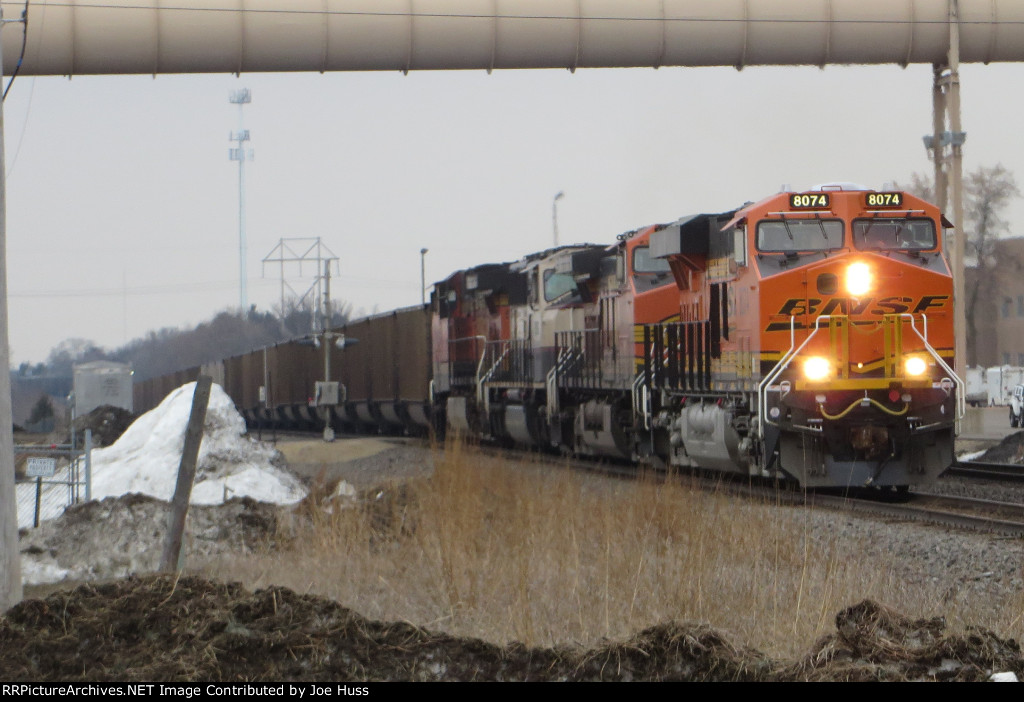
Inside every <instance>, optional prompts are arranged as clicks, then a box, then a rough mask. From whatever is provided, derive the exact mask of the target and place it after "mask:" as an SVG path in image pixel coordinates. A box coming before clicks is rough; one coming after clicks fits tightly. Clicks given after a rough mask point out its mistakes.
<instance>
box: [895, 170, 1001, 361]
mask: <svg viewBox="0 0 1024 702" xmlns="http://www.w3.org/2000/svg"><path fill="white" fill-rule="evenodd" d="M897 187H898V188H900V189H904V190H907V191H909V192H911V193H914V194H915V195H917V196H919V197H921V198H923V199H925V200H928V201H929V202H933V201H934V195H935V188H934V185H933V182H932V180H931V178H929V177H928V176H926V175H921V174H919V173H914V174H912V175H911V177H910V185H908V186H897ZM1020 196H1021V192H1020V189H1019V188H1018V187H1017V179H1016V178H1015V177H1014V175H1013V173H1012V172H1011V171H1010V170H1009V169H1007V168H1006V167H1005V166H1003V165H1002V164H1001V163H998V164H996V165H995V166H979V167H978V168H977V169H975V170H973V171H971V172H970V173H968V174H967V175H966V176H964V222H963V223H957V224H958V226H960V227H961V228H962V230H963V231H964V234H965V237H966V238H965V239H964V249H965V251H964V255H965V256H966V257H967V259H968V260H970V261H973V262H974V265H975V267H976V269H977V275H975V276H974V280H973V281H972V282H971V283H970V284H969V285H968V289H967V290H966V291H965V293H966V299H965V300H964V309H965V313H966V316H967V362H968V364H970V365H975V364H977V358H978V353H977V342H978V333H977V327H976V320H975V313H976V311H977V309H978V302H979V301H980V300H982V299H984V298H985V296H984V295H983V294H982V293H983V291H984V289H985V287H986V286H987V285H988V284H990V282H991V280H992V277H993V273H994V272H995V268H996V265H997V260H996V247H997V242H998V241H999V239H1000V237H1002V236H1003V234H1005V233H1007V232H1008V231H1009V230H1010V224H1009V222H1007V221H1006V220H1005V219H1004V217H1003V213H1004V212H1005V211H1006V208H1007V206H1008V205H1009V204H1010V201H1011V200H1013V199H1015V198H1018V197H1020ZM965 264H966V261H965Z"/></svg>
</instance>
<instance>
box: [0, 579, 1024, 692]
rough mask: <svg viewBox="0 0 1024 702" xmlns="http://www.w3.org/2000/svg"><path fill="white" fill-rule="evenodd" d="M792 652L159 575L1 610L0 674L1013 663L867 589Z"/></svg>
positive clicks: (978, 667) (711, 675)
mask: <svg viewBox="0 0 1024 702" xmlns="http://www.w3.org/2000/svg"><path fill="white" fill-rule="evenodd" d="M836 623H837V633H836V634H834V635H833V636H830V637H828V638H827V639H825V640H823V641H822V642H821V643H820V644H819V646H818V647H817V648H816V649H815V652H814V653H813V654H812V655H810V656H808V657H807V658H806V659H805V660H804V661H801V662H799V663H797V664H795V665H788V666H784V665H780V664H778V663H776V662H773V661H771V660H769V659H767V658H766V657H764V656H763V655H761V654H760V653H758V652H757V651H752V650H745V649H739V648H736V647H734V646H732V645H731V644H730V643H729V642H728V641H726V640H725V638H723V637H722V636H721V635H720V634H718V633H716V632H715V631H713V630H711V629H709V628H708V627H705V626H696V625H685V624H674V623H673V624H667V625H662V626H658V627H653V628H651V629H647V630H645V631H643V632H641V633H639V634H637V635H636V636H635V637H634V638H632V639H630V640H629V641H626V642H624V643H617V644H608V645H605V646H602V647H599V648H597V649H593V650H589V651H581V650H576V649H569V648H563V649H539V648H536V649H531V648H527V647H524V646H520V645H518V644H512V645H509V646H497V645H494V644H490V643H487V642H485V641H481V640H478V639H464V638H456V637H453V636H450V635H447V634H444V633H433V632H430V631H427V630H425V629H420V628H417V627H415V626H412V625H411V624H406V623H383V622H374V621H370V620H367V619H365V618H364V617H362V616H360V615H359V614H357V613H355V612H352V611H351V610H349V609H346V608H345V607H342V606H341V605H339V604H337V603H335V602H331V601H329V600H325V599H322V598H319V597H313V596H310V595H298V594H296V593H294V592H292V591H290V590H288V589H285V588H280V587H274V588H268V589H265V590H258V591H257V592H255V593H249V592H247V591H246V590H244V589H243V588H242V587H241V586H240V585H237V584H231V585H224V584H217V583H213V582H209V581H206V580H203V579H200V578H195V577H187V578H182V579H181V580H180V581H179V580H175V579H174V578H172V577H169V576H158V577H147V578H135V577H132V578H129V579H127V580H122V581H119V582H114V583H109V584H104V585H81V586H79V587H78V588H76V589H75V590H73V591H68V592H60V593H55V594H52V595H50V596H49V597H47V598H46V599H45V600H27V601H25V602H22V603H21V604H19V605H17V606H15V607H13V608H12V609H11V610H10V611H9V612H8V613H7V614H6V616H5V617H4V618H2V619H0V650H2V651H3V655H2V656H0V679H2V680H4V681H10V682H16V681H66V682H71V681H110V680H118V681H155V680H161V681H179V682H181V681H241V680H248V681H260V680H265V681H266V680H274V681H326V680H333V681H353V680H360V681H410V680H448V681H455V680H458V681H469V680H499V681H500V680H506V681H513V680H516V681H529V680H537V681H550V680H562V681H596V680H619V681H627V680H637V681H641V680H647V681H659V680H701V681H721V680H746V681H772V680H774V681H784V680H985V679H987V678H988V677H989V675H990V674H991V673H992V672H996V671H1013V672H1016V673H1017V674H1018V676H1019V675H1020V674H1021V673H1024V662H1022V660H1021V656H1020V651H1019V649H1018V647H1017V645H1016V644H1015V643H1014V642H1012V641H1009V642H1007V641H1000V640H999V639H997V638H996V637H995V636H993V635H992V634H989V633H986V632H974V633H970V634H969V635H967V636H964V637H949V638H944V637H943V636H942V628H943V625H942V623H941V620H926V621H914V620H909V619H906V618H904V617H902V616H900V615H899V614H896V613H894V612H891V611H889V610H887V609H885V608H884V607H881V606H879V605H877V604H874V603H872V602H863V603H861V604H859V605H857V606H856V607H851V608H849V609H847V610H845V611H844V612H842V613H840V615H839V616H838V617H837V620H836Z"/></svg>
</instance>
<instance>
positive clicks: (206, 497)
mask: <svg viewBox="0 0 1024 702" xmlns="http://www.w3.org/2000/svg"><path fill="white" fill-rule="evenodd" d="M195 385H196V384H195V383H188V384H187V385H182V386H181V387H180V388H178V389H177V390H174V391H173V392H171V393H170V394H169V395H168V396H167V397H166V398H165V399H164V401H163V402H161V403H160V405H159V406H158V407H157V408H156V409H154V410H152V411H150V412H147V413H146V414H144V415H142V416H141V417H139V418H138V419H137V420H135V422H134V423H133V424H132V425H131V426H130V427H128V430H127V431H125V433H124V434H123V435H122V436H121V438H120V439H118V440H117V442H116V443H114V445H113V446H110V447H108V448H105V449H97V450H95V451H93V454H92V497H93V499H96V500H102V499H103V498H104V497H117V496H120V495H124V494H127V493H143V494H146V495H151V496H153V497H156V498H158V499H161V500H170V499H171V497H173V495H174V486H175V484H176V482H177V480H178V466H179V464H180V463H181V450H182V446H183V445H184V442H185V428H186V426H187V424H188V418H189V415H190V414H191V412H192V395H193V393H194V392H195ZM279 462H280V459H279V454H278V453H277V451H276V450H275V449H273V448H271V447H269V446H267V445H265V444H261V443H259V442H256V441H253V440H252V439H250V438H249V437H248V436H246V435H245V420H243V419H242V417H241V415H239V414H238V412H237V411H236V410H235V406H234V403H232V401H231V398H230V397H228V395H227V393H225V392H224V390H223V388H221V387H220V386H219V385H216V384H215V385H213V386H212V388H211V391H210V404H209V405H208V407H207V410H206V422H205V423H204V425H203V441H202V444H201V445H200V447H199V461H198V465H197V467H196V477H195V484H194V486H193V488H192V500H191V502H192V504H203V505H212V504H221V503H222V502H224V501H225V500H227V499H229V498H231V497H251V498H253V499H254V500H259V501H261V502H273V503H277V504H292V503H295V502H298V501H299V500H301V499H302V498H303V497H305V495H306V491H305V490H304V489H303V487H302V486H301V485H300V483H299V482H298V480H296V479H295V478H293V477H291V476H290V475H289V474H288V473H286V472H285V471H283V470H281V469H280V468H278V467H277V464H278V463H279Z"/></svg>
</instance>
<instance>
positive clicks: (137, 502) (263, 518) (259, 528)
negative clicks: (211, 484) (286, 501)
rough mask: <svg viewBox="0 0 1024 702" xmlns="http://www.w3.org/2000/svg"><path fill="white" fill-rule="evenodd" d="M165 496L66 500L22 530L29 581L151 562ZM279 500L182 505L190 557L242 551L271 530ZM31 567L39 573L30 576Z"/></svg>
mask: <svg viewBox="0 0 1024 702" xmlns="http://www.w3.org/2000/svg"><path fill="white" fill-rule="evenodd" d="M169 517H170V504H169V503H167V502H163V501H162V500H158V499H156V498H154V497H149V496H147V495H139V494H129V495H124V496H122V497H108V498H106V499H103V500H100V501H92V502H85V503H82V504H79V505H74V506H72V507H69V508H68V509H67V510H66V511H65V512H64V514H62V515H61V516H60V517H58V518H57V519H53V520H50V521H47V522H44V523H43V524H41V525H40V527H39V528H38V529H28V530H24V531H23V532H22V533H21V538H20V546H21V551H22V571H23V572H24V573H25V575H26V581H27V582H28V583H35V582H48V581H52V580H61V579H71V580H80V579H94V578H101V579H102V578H122V577H125V576H127V575H129V574H131V573H142V572H153V571H155V570H157V568H158V567H159V564H160V563H159V562H160V555H161V553H162V552H163V542H164V538H165V534H166V526H167V523H168V520H169ZM277 531H278V508H277V506H275V505H271V504H267V503H264V502H257V501H255V500H252V499H250V498H247V497H245V498H233V499H229V500H228V501H227V502H225V503H224V504H222V505H209V506H207V505H192V506H191V507H189V513H188V522H187V528H186V531H185V540H184V549H185V555H186V558H187V559H190V560H189V562H193V561H192V560H191V559H204V558H211V557H216V556H219V555H223V554H225V553H235V554H245V553H250V552H252V550H253V549H255V548H259V547H262V546H265V545H268V544H269V543H270V542H271V540H272V539H273V538H275V536H276V535H277ZM37 573H38V577H34V576H35V574H37Z"/></svg>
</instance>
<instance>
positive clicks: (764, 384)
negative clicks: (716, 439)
mask: <svg viewBox="0 0 1024 702" xmlns="http://www.w3.org/2000/svg"><path fill="white" fill-rule="evenodd" d="M833 316H835V315H821V316H819V317H817V318H816V319H815V320H814V330H813V331H812V332H811V333H810V334H808V335H807V338H806V339H804V341H803V343H801V344H800V346H799V347H798V348H796V349H794V346H795V345H796V317H790V318H789V334H790V346H789V350H788V351H787V352H786V353H785V354H783V356H782V358H781V359H779V362H778V363H777V364H776V365H775V367H774V368H772V370H771V371H770V372H769V373H768V375H766V376H765V378H764V380H762V381H761V383H760V385H758V403H759V407H758V413H757V428H758V432H759V433H760V435H761V437H762V438H763V437H764V423H765V422H768V423H769V424H771V425H773V426H778V424H776V423H775V422H773V421H772V420H771V419H770V418H769V417H768V413H767V411H766V409H767V404H768V389H769V387H770V386H771V384H772V382H774V380H775V379H776V378H778V377H779V375H781V374H782V372H783V371H784V370H786V368H788V367H789V364H790V363H791V362H792V360H793V359H794V358H795V357H796V356H798V355H799V354H800V352H801V351H803V349H804V347H805V346H807V344H808V343H809V342H810V341H811V339H813V338H814V336H815V334H817V333H818V332H819V331H820V329H821V322H822V321H824V320H831V319H832V317H833ZM897 316H898V317H899V318H900V319H904V318H908V319H909V320H910V328H911V329H912V330H913V332H914V333H915V334H917V336H918V338H920V339H921V342H922V343H923V344H924V346H925V349H927V351H928V353H929V354H930V355H931V356H932V357H933V358H934V359H935V360H936V361H937V362H938V364H939V365H940V366H941V367H942V369H943V370H944V371H945V372H946V373H948V374H949V377H950V378H952V381H953V383H954V384H955V385H956V388H957V396H956V413H957V416H956V418H955V419H956V423H957V426H956V431H957V432H958V433H959V423H960V419H961V418H962V417H963V416H964V414H965V413H966V412H967V400H966V389H967V386H966V384H965V383H964V381H963V380H962V379H961V378H960V376H958V375H957V374H956V373H955V372H954V371H953V369H952V368H950V366H949V364H948V363H946V362H945V361H944V360H943V359H942V356H940V355H939V352H938V351H936V350H935V348H934V347H933V346H932V345H931V344H930V343H928V338H927V336H928V316H927V315H924V314H922V315H921V321H922V325H923V327H924V333H923V334H922V332H921V330H920V329H918V328H917V324H916V319H915V318H914V315H912V314H910V313H909V312H904V313H901V314H899V315H897Z"/></svg>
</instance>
